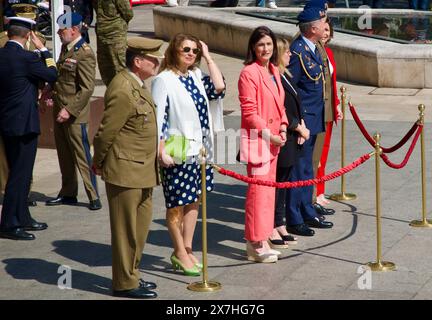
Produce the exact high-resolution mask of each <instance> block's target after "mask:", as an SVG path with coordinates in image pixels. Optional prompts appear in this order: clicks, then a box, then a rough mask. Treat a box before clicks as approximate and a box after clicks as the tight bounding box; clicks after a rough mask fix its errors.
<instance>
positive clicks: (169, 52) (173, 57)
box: [159, 33, 202, 72]
mask: <svg viewBox="0 0 432 320" xmlns="http://www.w3.org/2000/svg"><path fill="white" fill-rule="evenodd" d="M185 40H190V41H193V42H195V43H196V45H197V48H198V49H199V52H198V53H197V55H196V58H195V63H194V64H193V65H191V66H190V67H189V70H193V69H195V68H197V67H198V66H199V64H200V62H201V57H202V46H201V43H200V41H199V39H198V38H197V37H194V36H192V35H190V34H184V33H177V34H176V35H175V36H174V37H173V38H172V39H171V41H170V43H169V45H168V48H167V49H166V51H165V58H164V59H163V60H162V63H161V66H160V68H159V72H162V71H164V70H165V69H168V70H174V69H177V68H178V55H179V54H180V49H181V45H182V43H183V41H185Z"/></svg>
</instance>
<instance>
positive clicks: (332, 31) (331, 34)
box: [326, 17, 334, 44]
mask: <svg viewBox="0 0 432 320" xmlns="http://www.w3.org/2000/svg"><path fill="white" fill-rule="evenodd" d="M326 23H328V25H329V29H330V38H329V40H328V41H327V44H328V43H330V41H331V39H333V35H334V29H333V23H332V21H331V20H330V19H329V17H327V19H326Z"/></svg>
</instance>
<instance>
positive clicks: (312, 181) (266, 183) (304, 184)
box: [215, 153, 371, 189]
mask: <svg viewBox="0 0 432 320" xmlns="http://www.w3.org/2000/svg"><path fill="white" fill-rule="evenodd" d="M370 157H371V155H370V154H369V153H367V154H365V155H363V156H361V157H360V158H358V159H357V160H355V161H354V162H353V163H351V164H349V165H347V166H345V167H343V168H341V169H339V170H338V171H335V172H332V173H330V174H327V175H325V176H324V177H321V178H318V179H309V180H303V181H295V182H275V181H268V180H259V179H255V178H250V177H246V176H243V175H241V174H238V173H236V172H234V171H230V170H227V169H224V168H218V167H215V168H216V170H217V171H218V172H219V173H220V174H223V175H225V176H229V177H232V178H234V179H237V180H240V181H243V182H246V183H249V184H257V185H260V186H267V187H275V188H280V189H288V188H299V187H307V186H311V185H314V184H318V183H321V182H325V181H329V180H332V179H335V178H337V177H340V176H341V175H343V174H345V173H347V172H350V171H351V170H353V169H355V168H357V167H358V166H360V165H361V164H363V163H364V162H366V161H367V160H369V159H370Z"/></svg>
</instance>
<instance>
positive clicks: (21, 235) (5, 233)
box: [0, 228, 36, 240]
mask: <svg viewBox="0 0 432 320" xmlns="http://www.w3.org/2000/svg"><path fill="white" fill-rule="evenodd" d="M0 238H3V239H11V240H34V239H36V237H35V236H34V235H33V234H31V233H28V232H25V230H24V229H23V228H13V229H0Z"/></svg>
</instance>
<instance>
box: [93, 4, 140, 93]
mask: <svg viewBox="0 0 432 320" xmlns="http://www.w3.org/2000/svg"><path fill="white" fill-rule="evenodd" d="M93 7H94V9H95V10H96V35H97V62H98V66H99V71H100V74H101V77H102V81H103V82H104V83H105V85H106V86H108V85H109V83H110V82H111V80H112V78H114V76H115V75H116V74H117V73H118V72H119V71H121V70H122V69H124V68H125V67H126V64H125V61H126V56H125V54H126V38H127V30H128V23H129V21H130V20H132V18H133V11H132V8H131V6H130V3H129V0H103V1H102V0H99V1H93Z"/></svg>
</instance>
